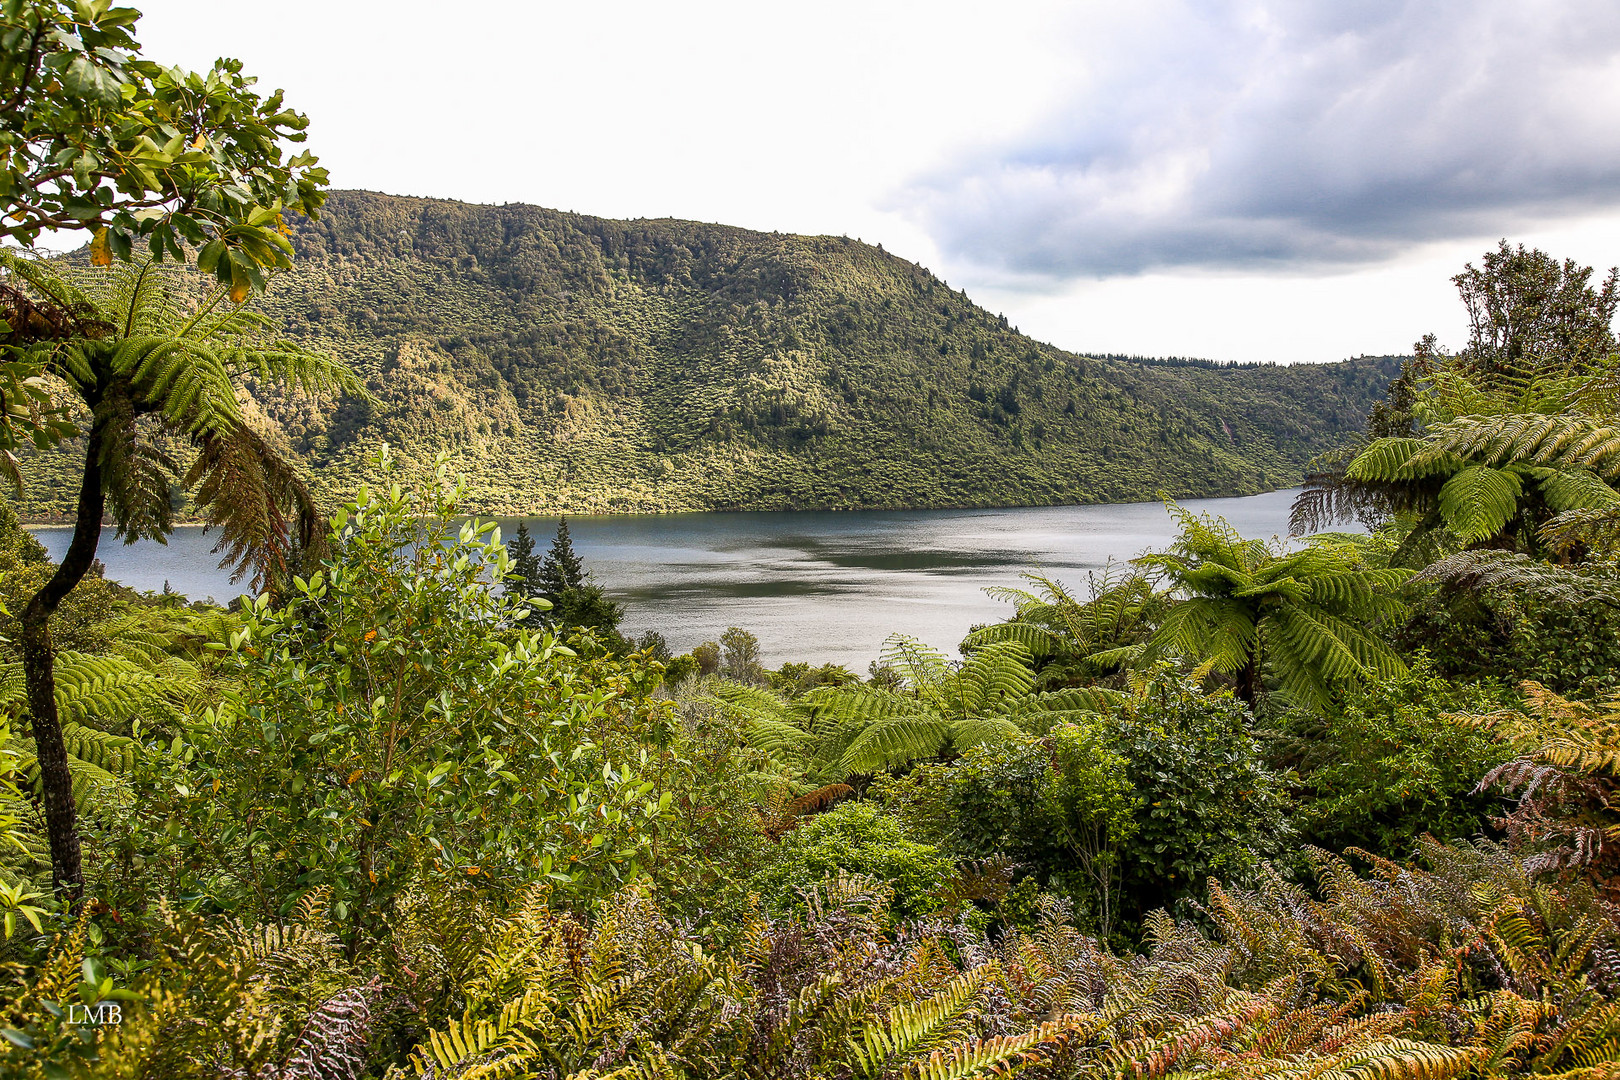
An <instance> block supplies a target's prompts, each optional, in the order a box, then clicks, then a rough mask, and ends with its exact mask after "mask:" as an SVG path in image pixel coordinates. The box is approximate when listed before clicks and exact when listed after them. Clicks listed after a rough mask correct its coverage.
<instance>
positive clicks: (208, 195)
mask: <svg viewBox="0 0 1620 1080" xmlns="http://www.w3.org/2000/svg"><path fill="white" fill-rule="evenodd" d="M139 18H140V12H138V11H136V10H135V9H133V8H125V7H112V6H111V5H110V4H109V3H108V0H3V3H0V210H3V214H0V237H3V238H6V239H9V240H14V241H17V242H20V243H22V244H24V245H32V244H34V243H35V242H36V241H37V240H39V238H40V237H41V236H42V235H44V234H48V233H51V232H54V231H64V230H65V231H74V230H88V231H90V232H91V233H92V234H93V236H94V240H93V242H92V246H91V254H92V257H94V258H96V259H98V260H106V259H110V258H112V257H113V256H120V257H124V258H128V257H129V256H130V255H131V253H132V251H133V248H134V245H135V243H136V241H138V240H142V239H144V240H146V241H147V243H148V244H149V245H150V248H151V254H152V257H153V258H155V259H159V260H161V259H163V258H165V257H173V258H175V259H180V260H184V259H185V258H186V257H187V252H186V246H187V245H189V246H190V247H191V248H192V249H193V250H194V251H195V252H196V257H197V262H198V265H199V266H200V267H201V268H202V269H203V270H204V271H206V272H210V273H213V274H216V275H217V276H218V278H219V280H220V281H221V282H222V283H225V284H226V285H227V286H229V287H230V288H231V289H232V290H233V298H235V299H237V300H240V299H242V298H244V297H245V296H246V295H247V293H248V291H249V290H250V289H252V288H259V287H261V286H262V285H263V283H264V276H263V268H265V267H285V266H289V265H291V261H292V254H293V248H292V244H291V243H290V242H289V241H288V239H287V238H286V236H285V235H283V233H282V231H281V228H280V226H281V215H282V213H283V212H285V211H288V210H293V211H297V212H299V213H302V214H307V215H313V214H315V213H316V211H317V210H318V208H319V207H320V205H321V201H322V198H323V196H322V188H323V187H325V185H326V170H325V169H322V168H319V167H318V166H317V164H316V159H315V157H314V156H313V155H311V154H309V153H307V152H306V153H298V154H290V153H289V152H288V148H287V146H286V145H285V144H287V143H297V142H302V141H303V140H304V138H305V135H304V129H305V127H306V126H307V124H308V121H307V120H306V119H305V118H304V116H302V115H301V114H299V113H297V112H294V111H292V110H291V109H288V108H286V107H285V105H284V103H283V101H282V95H281V92H280V91H279V90H278V91H276V92H275V93H273V94H270V95H269V96H268V97H261V96H260V95H259V94H258V93H257V92H255V91H254V89H253V86H254V82H255V80H254V79H253V78H252V77H250V76H247V75H244V74H243V73H242V65H241V63H240V62H238V61H235V60H219V61H216V62H215V64H214V66H213V68H212V69H210V70H209V71H208V72H207V73H205V74H202V73H195V72H188V71H184V70H182V69H180V68H177V67H167V66H164V65H162V64H159V63H156V62H154V61H151V60H147V59H144V58H142V57H141V55H140V49H141V46H140V43H139V42H138V41H136V39H135V34H134V29H135V23H136V21H137V20H138V19H139Z"/></svg>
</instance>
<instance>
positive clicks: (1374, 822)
mask: <svg viewBox="0 0 1620 1080" xmlns="http://www.w3.org/2000/svg"><path fill="white" fill-rule="evenodd" d="M1512 700H1513V696H1512V695H1511V694H1509V692H1508V691H1507V688H1506V687H1504V686H1502V685H1501V684H1499V683H1477V684H1458V683H1452V682H1447V681H1446V680H1444V679H1442V678H1440V677H1439V676H1437V675H1435V674H1434V670H1433V668H1432V666H1430V665H1428V664H1426V663H1425V664H1422V665H1421V666H1419V667H1418V668H1417V669H1415V670H1414V672H1413V673H1412V674H1411V675H1410V676H1408V677H1406V678H1404V679H1400V680H1397V681H1395V682H1390V683H1381V684H1377V685H1373V686H1369V687H1366V688H1364V689H1362V690H1360V691H1358V692H1356V693H1353V694H1349V695H1347V696H1346V697H1345V699H1344V700H1342V701H1341V702H1340V703H1339V704H1338V705H1337V706H1336V707H1335V708H1333V709H1332V710H1330V711H1329V712H1328V713H1327V714H1326V715H1325V716H1322V717H1303V716H1299V715H1297V714H1296V715H1294V716H1291V717H1290V718H1289V722H1288V723H1287V724H1286V725H1285V730H1286V731H1287V733H1288V735H1289V739H1288V741H1287V743H1286V747H1287V750H1286V755H1285V760H1286V761H1287V763H1289V764H1292V765H1294V766H1295V767H1296V768H1297V769H1298V770H1299V773H1300V776H1301V779H1300V788H1301V805H1300V810H1299V815H1298V821H1299V825H1300V830H1301V834H1302V836H1303V838H1304V839H1306V840H1308V841H1310V842H1311V843H1314V844H1317V845H1319V846H1321V847H1324V848H1327V849H1328V850H1330V851H1340V850H1343V849H1344V848H1349V847H1357V848H1362V849H1365V850H1367V851H1377V852H1382V853H1384V854H1387V855H1389V856H1391V857H1396V858H1399V857H1403V856H1407V855H1410V854H1411V853H1412V852H1413V851H1414V850H1415V849H1416V846H1417V841H1418V838H1419V837H1421V836H1423V835H1424V834H1431V835H1433V836H1435V837H1437V838H1439V839H1441V840H1455V839H1462V838H1467V837H1471V836H1475V835H1478V834H1480V833H1482V832H1484V831H1485V830H1486V829H1487V828H1488V827H1489V824H1490V819H1491V815H1492V813H1493V811H1499V810H1500V809H1501V800H1500V798H1498V797H1497V796H1494V795H1487V794H1479V793H1476V791H1475V788H1476V786H1477V785H1478V784H1479V780H1480V777H1482V776H1484V775H1485V774H1486V773H1487V772H1489V771H1490V770H1491V769H1492V768H1494V767H1495V766H1497V765H1499V764H1501V763H1502V762H1503V761H1505V760H1506V759H1507V757H1508V755H1509V751H1508V750H1507V749H1506V748H1505V747H1503V746H1501V745H1499V744H1497V743H1496V742H1494V741H1493V740H1492V739H1490V738H1489V737H1488V736H1487V735H1485V734H1484V733H1483V732H1481V731H1479V730H1478V729H1477V728H1473V727H1469V726H1467V725H1464V724H1460V723H1457V722H1454V721H1449V720H1447V719H1445V718H1444V716H1443V714H1445V713H1448V712H1472V711H1481V712H1482V711H1487V710H1490V709H1493V708H1497V707H1500V706H1504V705H1507V704H1510V703H1511V702H1512Z"/></svg>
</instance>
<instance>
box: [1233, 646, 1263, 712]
mask: <svg viewBox="0 0 1620 1080" xmlns="http://www.w3.org/2000/svg"><path fill="white" fill-rule="evenodd" d="M1237 696H1238V700H1240V701H1242V702H1243V703H1244V704H1246V705H1247V706H1248V707H1249V709H1250V711H1251V712H1252V711H1253V710H1254V703H1255V702H1257V701H1259V700H1260V657H1259V656H1257V655H1256V654H1254V653H1250V654H1249V662H1248V663H1247V664H1244V665H1243V670H1241V671H1239V672H1238V676H1237Z"/></svg>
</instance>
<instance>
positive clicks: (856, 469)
mask: <svg viewBox="0 0 1620 1080" xmlns="http://www.w3.org/2000/svg"><path fill="white" fill-rule="evenodd" d="M291 228H292V234H293V242H294V244H295V246H296V248H297V251H298V261H297V268H296V270H294V271H293V272H291V273H289V274H285V275H283V276H281V277H280V278H279V279H278V280H277V281H276V282H275V284H274V285H273V286H272V289H271V292H270V294H269V296H268V297H267V298H266V299H265V300H264V301H263V309H264V310H265V311H266V312H267V313H268V314H270V315H272V316H273V317H275V318H276V319H277V320H278V321H279V322H280V323H281V324H282V326H283V328H284V332H285V334H286V335H287V336H288V337H290V338H292V339H293V340H296V341H298V342H300V343H301V344H304V345H306V346H308V347H310V348H314V349H320V350H326V351H329V352H330V353H332V354H335V355H336V356H338V357H341V358H342V359H344V360H346V361H347V362H349V363H350V364H352V365H353V366H354V368H355V369H356V370H357V371H359V372H360V373H361V374H362V375H363V376H364V378H365V379H366V381H367V383H368V385H369V386H370V389H371V392H372V394H373V395H375V399H376V400H375V402H373V403H369V404H367V403H359V402H342V403H335V404H334V403H333V402H329V401H318V400H310V399H281V398H276V397H271V396H261V397H260V398H259V404H260V405H262V407H263V410H264V413H265V416H266V417H267V418H268V419H269V420H270V421H272V422H273V426H274V427H279V428H280V434H281V436H284V438H285V440H286V443H287V445H289V446H290V447H291V449H292V450H293V451H294V452H295V454H296V455H297V456H298V458H299V459H300V460H302V461H303V462H304V463H305V464H306V465H307V466H308V468H309V472H310V477H311V479H312V481H313V482H314V484H315V485H316V488H317V490H318V491H319V492H320V493H321V495H322V497H323V499H325V500H327V501H336V500H337V499H339V498H342V497H346V496H347V495H348V494H350V493H351V492H352V491H353V489H354V487H355V485H356V483H357V482H358V481H359V480H361V479H362V478H364V477H366V476H367V474H368V472H369V471H370V469H369V466H368V463H367V461H368V457H369V455H371V454H372V453H374V452H375V450H376V448H377V445H378V444H379V443H380V442H382V441H387V442H388V443H390V444H391V445H392V446H393V447H394V448H395V450H396V453H397V455H398V456H399V457H401V458H403V459H404V460H405V461H407V462H410V463H415V464H425V463H427V462H430V461H432V459H433V457H434V456H435V454H436V453H438V452H439V451H441V450H449V451H452V452H453V453H454V454H455V457H456V467H457V469H458V471H460V472H462V473H463V474H464V475H466V477H467V478H468V480H469V483H470V498H469V500H468V505H467V508H468V509H469V510H472V511H475V512H481V513H505V514H529V513H536V514H539V513H556V512H569V513H614V512H661V511H689V510H717V509H750V510H777V509H792V508H804V509H812V508H816V509H821V508H865V507H871V508H877V507H961V506H1012V505H1044V504H1056V503H1087V502H1115V501H1126V500H1135V499H1149V498H1153V497H1154V496H1155V495H1156V494H1157V493H1158V492H1160V491H1164V492H1167V493H1169V494H1171V495H1174V496H1177V497H1192V496H1218V495H1241V494H1249V493H1255V492H1260V491H1265V490H1270V489H1274V488H1278V487H1286V486H1289V485H1292V484H1296V483H1298V482H1299V481H1300V479H1301V477H1302V473H1303V469H1304V466H1305V463H1306V462H1307V461H1308V460H1309V458H1310V457H1311V455H1312V454H1314V453H1316V452H1317V451H1319V450H1321V449H1323V448H1325V447H1328V446H1332V445H1335V444H1338V443H1341V442H1342V441H1343V440H1344V437H1345V436H1346V434H1348V433H1349V432H1352V431H1356V430H1359V429H1360V427H1361V425H1362V422H1363V419H1364V417H1365V416H1366V413H1367V411H1368V409H1369V408H1370V407H1371V405H1372V403H1373V402H1374V401H1375V400H1377V399H1379V398H1380V397H1381V396H1382V395H1383V393H1384V391H1385V389H1386V388H1387V386H1388V384H1389V381H1390V379H1391V378H1392V377H1393V376H1394V375H1395V374H1396V373H1397V370H1398V366H1399V363H1398V360H1396V359H1394V358H1388V357H1380V358H1365V359H1359V360H1350V361H1346V362H1343V363H1338V364H1325V365H1316V364H1301V365H1296V366H1229V365H1219V364H1208V363H1202V362H1197V361H1184V360H1175V361H1166V362H1143V361H1140V360H1136V359H1132V358H1122V357H1106V358H1103V357H1088V356H1081V355H1077V354H1074V353H1069V352H1064V351H1063V350H1060V349H1056V348H1053V347H1052V346H1050V345H1045V344H1042V343H1040V342H1037V341H1033V340H1031V339H1029V338H1027V337H1025V336H1023V335H1022V334H1020V333H1018V332H1017V331H1016V330H1015V329H1013V328H1012V327H1011V326H1009V325H1008V323H1007V321H1006V319H1005V318H1002V317H998V316H996V315H993V314H991V313H989V312H987V311H985V310H983V309H981V308H979V307H977V306H975V305H974V304H973V303H972V302H971V301H970V300H969V299H968V298H967V296H966V295H965V294H964V293H962V292H959V291H956V290H953V289H951V288H949V287H948V286H947V285H945V283H943V282H941V281H940V280H939V279H938V278H936V277H934V276H933V275H932V274H930V273H929V272H928V271H927V270H925V269H923V268H921V267H919V266H917V265H915V264H913V263H909V262H907V261H905V260H904V259H901V258H899V257H897V256H895V255H891V254H888V253H887V252H885V251H883V249H882V248H881V247H871V246H868V245H866V244H862V243H858V242H856V241H853V240H850V239H848V238H840V237H830V236H792V235H780V234H775V233H759V232H751V231H748V230H745V229H737V228H730V227H727V226H722V225H705V224H700V223H696V222H689V221H675V220H642V221H613V220H607V219H603V218H595V217H587V216H584V215H579V214H571V213H562V212H559V211H555V210H546V209H542V208H539V207H534V206H525V205H509V206H475V205H469V204H466V203H459V202H452V201H446V200H439V199H419V198H400V197H394V196H388V195H378V194H373V193H370V192H361V191H340V192H334V193H333V194H332V195H331V197H330V199H329V200H328V202H327V206H326V209H325V211H324V212H323V213H322V216H321V219H320V220H319V221H309V220H306V219H296V220H294V221H293V222H292V223H291ZM54 457H55V455H45V456H44V458H43V459H41V458H36V459H35V460H34V461H33V462H30V463H29V464H28V465H27V466H25V475H26V476H27V477H28V481H29V483H28V490H27V492H26V493H25V496H24V498H23V500H22V501H21V503H20V505H19V510H20V511H21V512H22V513H23V514H24V515H25V516H26V517H28V518H31V519H36V520H38V519H46V518H51V517H56V516H59V515H61V514H64V513H65V512H66V511H67V510H68V508H69V507H70V506H71V505H72V501H73V498H74V497H75V493H76V486H75V485H74V484H73V483H72V482H70V481H69V480H68V477H70V476H73V475H74V471H73V470H70V469H63V468H61V467H59V466H60V464H62V463H61V462H59V461H58V460H52V459H53V458H54Z"/></svg>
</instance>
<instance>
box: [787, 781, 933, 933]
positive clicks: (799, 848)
mask: <svg viewBox="0 0 1620 1080" xmlns="http://www.w3.org/2000/svg"><path fill="white" fill-rule="evenodd" d="M953 869H954V868H953V866H952V864H951V861H950V860H949V859H948V858H946V857H945V856H944V855H942V854H940V851H939V849H938V848H936V847H935V846H933V845H932V844H922V843H918V842H917V841H916V840H913V839H912V838H911V837H909V836H908V835H907V834H906V832H905V830H904V828H902V826H901V824H900V822H899V821H898V820H897V819H895V818H894V817H892V816H890V815H888V814H885V813H883V812H882V811H881V810H879V809H878V808H877V807H876V806H873V805H872V804H871V803H865V802H854V803H845V804H843V805H842V806H839V807H838V808H836V809H834V810H831V811H828V812H827V813H825V814H818V815H815V816H814V817H811V818H809V819H808V820H806V821H805V823H804V824H803V825H800V826H799V827H798V828H797V829H795V830H793V831H792V832H790V833H788V834H787V835H786V836H785V837H783V839H782V841H781V843H779V844H778V845H777V847H776V850H775V851H774V852H772V854H771V857H770V863H769V865H768V866H767V867H766V868H765V869H764V870H763V871H762V872H761V873H760V874H759V875H758V876H757V877H756V878H755V887H756V888H757V889H758V890H759V892H760V895H761V896H762V897H763V898H764V899H765V902H766V903H768V904H770V905H771V906H772V907H775V908H777V909H780V910H786V909H790V908H793V907H795V906H798V905H799V904H800V903H802V901H801V900H800V896H799V893H800V891H801V890H804V889H807V888H809V887H810V886H813V885H815V884H817V883H818V882H820V881H822V880H823V879H824V878H827V877H837V876H838V875H839V874H840V873H847V874H864V875H866V876H868V877H871V878H874V879H876V880H878V881H881V882H884V883H885V884H887V885H888V886H890V887H891V888H893V890H894V897H895V900H894V903H895V911H896V912H897V913H898V914H901V915H920V914H925V913H927V912H930V911H933V910H934V909H935V908H937V907H938V906H939V903H940V893H941V890H942V889H943V887H944V885H945V883H946V882H947V881H948V880H949V879H950V877H951V875H952V872H953Z"/></svg>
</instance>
